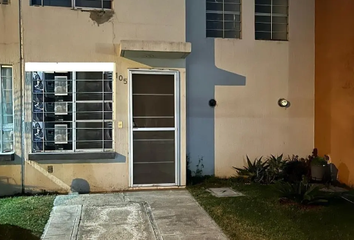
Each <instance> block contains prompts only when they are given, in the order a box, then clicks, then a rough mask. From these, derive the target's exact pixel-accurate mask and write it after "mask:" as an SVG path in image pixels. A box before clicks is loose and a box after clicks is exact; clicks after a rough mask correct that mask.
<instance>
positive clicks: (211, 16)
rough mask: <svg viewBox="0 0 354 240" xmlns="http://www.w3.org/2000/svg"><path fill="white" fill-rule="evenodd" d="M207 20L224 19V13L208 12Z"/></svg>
mask: <svg viewBox="0 0 354 240" xmlns="http://www.w3.org/2000/svg"><path fill="white" fill-rule="evenodd" d="M206 18H207V21H212V20H219V21H223V19H224V18H223V14H219V13H207V14H206Z"/></svg>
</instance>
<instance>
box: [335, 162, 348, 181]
mask: <svg viewBox="0 0 354 240" xmlns="http://www.w3.org/2000/svg"><path fill="white" fill-rule="evenodd" d="M338 172H339V181H341V182H344V183H348V182H349V175H350V171H349V169H348V167H347V165H346V164H345V163H341V164H339V166H338Z"/></svg>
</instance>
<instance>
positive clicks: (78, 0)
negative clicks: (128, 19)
mask: <svg viewBox="0 0 354 240" xmlns="http://www.w3.org/2000/svg"><path fill="white" fill-rule="evenodd" d="M75 6H76V7H85V8H106V9H111V8H112V0H103V6H102V0H75Z"/></svg>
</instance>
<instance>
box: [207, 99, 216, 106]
mask: <svg viewBox="0 0 354 240" xmlns="http://www.w3.org/2000/svg"><path fill="white" fill-rule="evenodd" d="M209 106H210V107H215V106H216V100H215V99H210V100H209Z"/></svg>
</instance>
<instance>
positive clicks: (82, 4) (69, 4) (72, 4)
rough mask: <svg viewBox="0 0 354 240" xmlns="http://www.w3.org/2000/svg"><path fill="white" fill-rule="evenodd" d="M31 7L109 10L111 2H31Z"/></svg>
mask: <svg viewBox="0 0 354 240" xmlns="http://www.w3.org/2000/svg"><path fill="white" fill-rule="evenodd" d="M0 1H1V0H0ZM31 5H34V6H58V7H72V8H95V9H96V8H97V9H111V8H112V0H31Z"/></svg>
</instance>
